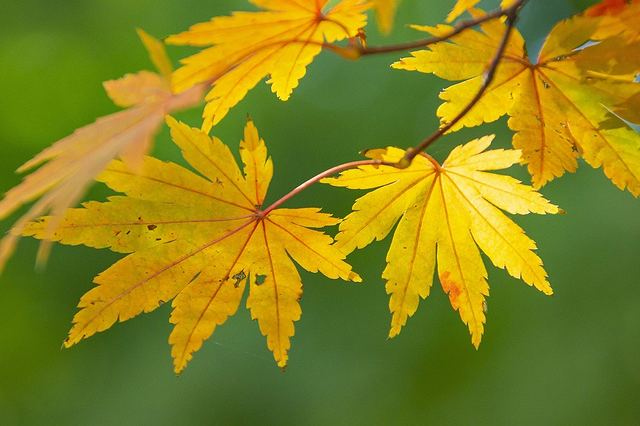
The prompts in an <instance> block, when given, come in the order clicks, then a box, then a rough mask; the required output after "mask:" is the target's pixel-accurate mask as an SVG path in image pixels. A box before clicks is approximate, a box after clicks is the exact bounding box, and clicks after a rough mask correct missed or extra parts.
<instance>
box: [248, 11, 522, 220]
mask: <svg viewBox="0 0 640 426" xmlns="http://www.w3.org/2000/svg"><path fill="white" fill-rule="evenodd" d="M526 1H527V0H516V1H515V2H514V3H513V5H511V6H510V7H508V8H505V9H499V10H496V11H495V12H492V13H490V14H487V15H484V16H483V17H481V18H478V19H474V20H471V21H465V22H462V23H460V24H458V25H457V26H456V28H455V29H454V30H453V31H452V32H451V33H450V34H448V35H446V36H442V37H434V38H431V39H428V40H422V41H420V42H412V43H406V44H402V45H395V46H386V47H378V48H364V47H361V48H360V49H361V50H359V51H357V50H353V49H355V48H356V47H355V46H350V47H349V48H343V47H340V46H336V45H328V46H326V47H328V48H329V49H331V50H333V51H334V52H336V53H338V54H340V55H342V56H345V57H347V58H350V59H357V57H359V56H362V55H368V54H376V53H388V52H395V51H398V50H407V49H412V48H415V47H420V46H427V45H429V44H433V43H438V42H442V41H445V40H447V39H449V38H451V37H453V36H455V35H457V34H459V33H461V32H463V31H465V30H466V29H469V28H471V27H474V26H476V25H479V24H481V23H483V22H487V21H489V20H491V19H497V18H499V17H502V16H506V18H507V21H506V23H507V28H506V30H505V32H504V36H503V37H502V40H501V41H500V45H499V46H498V49H497V51H496V54H495V56H494V57H493V59H492V60H491V62H490V63H489V66H488V68H487V71H486V72H485V75H484V80H483V82H482V86H481V87H480V89H479V90H478V93H476V95H475V96H474V97H473V99H472V100H471V101H470V102H469V103H468V104H467V106H466V107H465V108H464V109H463V110H462V111H461V112H460V113H459V114H458V115H457V116H456V117H455V118H454V119H453V120H451V122H449V123H447V124H446V125H445V126H442V127H440V128H439V129H438V130H437V131H436V132H434V133H433V134H432V135H430V136H428V137H427V138H426V139H424V140H423V141H422V142H421V143H420V144H419V145H417V146H416V147H415V148H411V149H409V150H407V154H406V155H405V157H404V158H403V159H402V160H400V161H399V162H398V163H390V162H386V161H382V160H361V161H353V162H350V163H345V164H341V165H339V166H335V167H332V168H330V169H328V170H325V171H324V172H322V173H319V174H318V175H316V176H314V177H312V178H311V179H309V180H307V181H306V182H304V183H302V184H301V185H299V186H298V187H296V188H295V189H293V190H292V191H290V192H289V193H287V194H286V195H284V196H283V197H282V198H280V199H279V200H278V201H276V202H275V203H273V204H272V205H270V206H269V207H267V208H266V209H264V210H262V211H260V212H258V213H257V216H258V217H259V218H264V217H266V216H267V215H268V214H269V213H271V212H272V211H273V210H275V209H277V208H279V207H280V206H282V205H283V204H284V203H286V202H287V201H289V200H291V199H292V198H294V197H295V196H297V195H298V194H300V193H301V192H303V191H305V190H306V189H308V188H309V187H311V186H312V185H314V184H315V183H318V182H320V181H321V180H322V179H324V178H327V177H330V176H333V175H334V174H336V173H340V172H343V171H345V170H350V169H355V168H358V167H361V166H390V167H396V168H399V169H404V168H407V167H409V166H410V165H411V163H412V162H413V159H414V158H415V157H417V156H418V155H421V154H422V155H426V156H427V157H428V158H429V159H431V161H433V162H434V163H435V160H433V159H432V158H431V157H430V156H428V155H427V154H425V153H424V152H423V151H424V150H425V149H427V148H428V147H429V146H431V145H432V144H433V143H434V142H435V141H437V140H438V139H440V138H441V137H442V136H444V135H445V134H446V133H447V132H448V131H449V130H451V129H452V128H453V127H454V126H455V125H456V124H457V123H458V122H460V120H462V119H463V118H464V117H466V115H467V114H468V113H469V112H470V111H471V110H472V109H473V108H474V107H475V106H476V105H477V103H478V102H479V101H480V99H482V97H483V96H484V94H485V93H486V91H487V90H488V89H489V86H491V83H492V82H493V80H494V78H495V76H496V71H497V69H498V66H499V65H500V62H501V61H502V58H503V55H504V53H505V51H506V49H507V46H508V45H509V40H510V38H511V34H512V33H513V30H514V28H515V23H516V21H517V19H518V14H519V11H520V9H521V8H522V6H524V4H525V3H526ZM354 52H355V53H356V54H355V56H354ZM364 52H369V53H364ZM357 53H360V55H358V54H357ZM436 164H437V163H436Z"/></svg>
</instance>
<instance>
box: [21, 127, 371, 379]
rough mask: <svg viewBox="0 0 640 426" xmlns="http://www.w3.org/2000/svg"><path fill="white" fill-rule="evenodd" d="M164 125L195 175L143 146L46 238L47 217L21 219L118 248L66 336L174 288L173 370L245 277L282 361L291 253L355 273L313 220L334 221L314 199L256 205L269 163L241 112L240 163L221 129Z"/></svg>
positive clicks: (294, 289) (290, 307)
mask: <svg viewBox="0 0 640 426" xmlns="http://www.w3.org/2000/svg"><path fill="white" fill-rule="evenodd" d="M168 124H169V127H170V128H171V134H172V137H173V140H174V141H175V143H176V144H177V145H178V146H179V147H180V149H181V150H182V155H183V156H184V158H185V159H186V160H187V161H188V162H189V163H190V164H191V166H193V168H194V169H195V170H197V171H198V172H199V173H200V175H196V174H195V173H193V172H191V171H189V170H187V169H185V168H183V167H180V166H178V165H176V164H173V163H165V162H162V161H159V160H156V159H155V158H151V157H146V158H145V160H144V164H143V166H142V169H141V171H140V173H138V174H135V173H132V172H131V171H130V170H129V169H128V168H127V167H126V166H125V164H123V163H122V162H120V161H115V162H113V163H111V165H110V166H109V167H108V168H107V170H106V171H105V172H104V173H103V174H102V175H101V176H100V178H99V180H100V181H102V182H104V183H105V184H106V185H108V186H109V187H110V188H111V189H113V190H115V191H117V192H121V193H124V194H125V195H126V196H117V197H112V198H110V199H109V201H108V202H106V203H97V202H91V203H86V204H84V206H83V208H81V209H73V210H69V211H68V212H67V214H66V215H65V217H64V220H63V222H62V224H61V226H59V227H58V228H57V230H56V231H55V232H54V233H53V234H52V235H51V236H50V237H49V236H48V234H47V232H46V230H47V228H48V227H49V222H50V221H51V220H52V219H51V218H44V219H43V220H41V221H39V222H36V223H31V224H30V225H29V226H28V227H27V228H26V229H25V235H32V236H34V237H36V238H50V239H52V240H55V241H59V242H61V243H63V244H69V245H78V244H83V245H86V246H89V247H95V248H110V249H111V250H113V251H115V252H118V253H126V254H128V255H127V256H126V257H125V258H124V259H122V260H120V261H119V262H117V263H116V264H114V265H113V266H112V267H110V268H109V269H107V270H106V271H104V272H103V273H101V274H100V275H98V276H97V277H96V278H95V280H94V282H95V284H96V287H94V288H93V289H92V290H91V291H89V292H88V293H86V294H85V295H84V296H83V297H82V299H81V300H80V304H79V308H80V311H79V312H78V313H77V314H76V316H75V318H74V320H73V323H74V325H73V328H72V329H71V331H70V333H69V337H68V339H67V340H66V342H65V346H67V347H70V346H72V345H74V344H76V343H78V342H79V341H80V340H82V339H84V338H86V337H89V336H92V335H93V334H95V333H97V332H100V331H104V330H106V329H108V328H110V327H111V326H112V325H113V324H114V323H115V322H116V321H121V322H122V321H126V320H128V319H130V318H133V317H135V316H137V315H139V314H141V313H143V312H150V311H153V310H154V309H156V308H157V307H158V306H159V305H161V304H162V303H164V302H166V301H169V300H172V299H173V312H172V314H171V322H172V323H173V324H174V325H175V326H174V328H173V332H172V333H171V337H170V338H169V341H170V343H171V345H172V347H173V349H172V355H173V358H174V364H175V370H176V372H180V371H182V370H183V369H184V368H185V367H186V365H187V363H188V362H189V360H191V358H192V355H193V353H194V352H196V351H197V350H198V349H200V347H201V346H202V344H203V342H204V341H205V340H206V339H207V338H209V336H211V334H212V333H213V332H214V330H215V329H216V327H217V326H219V325H222V324H223V323H224V322H225V321H226V319H227V318H228V317H229V316H231V315H233V314H234V313H235V312H236V311H237V309H238V306H239V305H240V301H241V299H242V295H243V293H244V290H245V286H247V285H248V287H249V298H248V300H247V307H248V308H249V309H250V311H251V316H252V318H253V319H256V320H257V321H258V324H259V326H260V330H261V332H262V334H263V335H265V336H266V337H267V346H268V347H269V349H270V350H271V351H272V352H273V355H274V358H275V360H276V361H277V363H278V365H279V366H280V367H284V366H285V365H286V364H287V359H288V353H289V348H290V346H291V344H290V339H291V337H292V336H293V335H294V322H295V321H297V320H298V319H300V314H301V309H300V304H299V301H300V298H301V297H302V281H301V279H300V275H299V274H298V271H297V269H296V267H295V266H294V263H293V262H292V259H294V260H295V261H296V262H297V263H298V264H299V265H300V266H301V267H302V268H304V269H306V270H307V271H310V272H320V273H322V274H324V275H325V276H327V277H329V278H332V279H337V278H342V279H344V280H350V281H360V277H358V275H356V274H355V273H353V272H352V271H351V267H350V266H349V265H348V264H346V263H345V262H343V259H344V255H343V254H342V253H341V252H340V251H339V250H337V249H336V248H335V247H334V246H332V245H331V244H332V243H333V239H332V238H331V237H329V236H328V235H326V234H324V233H322V232H320V231H316V230H314V229H312V228H323V227H326V226H331V225H336V224H338V223H339V220H337V219H335V218H333V217H331V216H330V215H328V214H325V213H320V211H319V209H315V208H303V209H276V210H273V211H270V212H268V213H267V212H264V211H263V210H262V209H263V207H262V206H263V203H264V200H265V196H266V194H267V189H268V187H269V183H270V181H271V177H272V174H273V164H272V161H271V159H270V158H268V156H267V149H266V146H265V144H264V141H262V140H261V139H260V138H259V136H258V131H257V130H256V128H255V126H254V125H253V123H252V122H249V123H248V124H247V126H246V129H245V135H244V141H243V142H242V143H241V145H240V155H241V157H242V162H243V163H244V174H243V172H242V171H241V170H240V169H239V168H238V166H237V165H236V162H235V159H234V157H233V154H232V153H231V151H230V150H229V148H228V147H227V146H226V145H224V144H223V143H222V142H221V141H220V140H218V139H216V138H213V139H212V138H210V137H209V136H207V135H206V134H205V133H202V132H201V131H200V130H198V129H192V128H190V127H188V126H186V125H184V124H182V123H178V122H177V121H175V120H174V119H172V118H169V119H168Z"/></svg>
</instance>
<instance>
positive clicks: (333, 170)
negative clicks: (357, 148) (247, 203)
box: [257, 160, 395, 218]
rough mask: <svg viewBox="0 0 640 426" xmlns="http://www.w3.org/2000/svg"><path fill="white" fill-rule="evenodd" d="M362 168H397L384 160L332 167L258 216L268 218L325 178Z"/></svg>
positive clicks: (356, 162)
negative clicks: (270, 214)
mask: <svg viewBox="0 0 640 426" xmlns="http://www.w3.org/2000/svg"><path fill="white" fill-rule="evenodd" d="M361 166H392V167H395V163H390V162H387V161H382V160H360V161H352V162H350V163H345V164H340V165H339V166H335V167H332V168H330V169H328V170H325V171H324V172H322V173H319V174H317V175H316V176H314V177H312V178H311V179H309V180H307V181H306V182H304V183H302V184H300V185H299V186H298V187H296V188H295V189H293V190H292V191H291V192H289V193H288V194H286V195H285V196H284V197H282V198H280V199H279V200H278V201H276V202H275V203H273V204H271V205H270V206H269V207H267V208H266V209H264V210H262V211H260V212H258V213H257V216H258V217H260V218H264V217H266V216H267V215H268V214H269V213H271V212H272V211H274V210H275V209H277V208H279V207H280V206H281V205H283V204H284V203H286V202H287V201H289V200H290V199H292V198H293V197H295V196H296V195H298V194H300V193H301V192H303V191H304V190H306V189H307V188H309V187H310V186H312V185H313V184H315V183H318V182H320V181H321V180H322V179H324V178H328V177H330V176H333V175H335V174H336V173H340V172H344V171H345V170H350V169H355V168H358V167H361Z"/></svg>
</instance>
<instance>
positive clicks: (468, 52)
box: [393, 17, 640, 196]
mask: <svg viewBox="0 0 640 426" xmlns="http://www.w3.org/2000/svg"><path fill="white" fill-rule="evenodd" d="M598 23H599V22H598V20H594V19H589V18H584V17H577V18H573V19H570V20H566V21H562V22H560V23H559V24H558V25H556V26H555V28H554V29H553V30H552V31H551V33H550V34H549V35H548V37H547V38H546V40H545V42H544V45H543V47H542V49H541V51H540V54H539V56H538V58H537V59H536V60H535V61H530V60H529V58H528V56H527V54H526V52H525V49H524V40H523V38H522V36H521V35H520V33H519V32H517V31H514V33H513V34H512V36H511V38H510V40H509V43H508V45H507V48H506V51H505V53H504V55H503V58H502V61H501V62H500V64H499V66H498V68H497V71H496V75H495V79H494V81H493V82H492V84H491V85H490V86H489V88H488V90H487V91H486V92H485V94H484V96H483V98H482V99H481V100H480V101H479V102H478V103H477V104H476V105H475V106H474V107H473V108H472V109H471V111H470V112H469V113H468V114H467V115H466V116H465V117H464V118H463V119H462V120H461V121H460V122H459V123H457V124H456V126H454V128H453V131H455V130H459V129H460V128H462V127H472V126H477V125H480V124H482V123H488V122H492V121H495V120H497V119H498V118H500V117H502V116H503V115H505V114H508V115H509V117H510V119H509V122H508V123H509V127H510V128H511V129H512V130H513V131H515V135H514V138H513V145H514V147H515V148H518V149H521V150H522V151H523V160H524V162H525V163H526V164H527V165H528V170H529V173H530V174H531V175H532V178H533V184H534V186H535V187H541V186H542V185H544V184H545V183H547V182H549V181H550V180H552V179H554V178H556V177H560V176H562V175H563V174H564V173H565V172H566V171H570V172H573V171H575V170H576V168H577V159H578V158H579V157H582V158H584V159H585V160H586V162H587V163H589V164H590V165H591V166H592V167H594V168H598V167H603V169H604V172H605V174H606V175H607V176H608V177H609V179H611V180H612V181H613V183H614V184H615V185H616V186H617V187H618V188H620V189H625V188H627V189H628V190H629V191H630V192H631V193H632V194H633V195H635V196H638V195H640V135H638V134H637V133H635V132H634V131H633V130H632V129H630V128H629V127H628V126H627V125H626V124H625V123H624V122H623V121H622V120H619V119H617V118H616V117H615V116H614V115H613V114H611V112H610V111H611V110H613V109H615V108H616V107H617V106H618V105H622V104H624V103H625V102H627V101H628V99H629V98H632V97H633V96H634V95H636V94H638V93H640V85H639V84H637V83H635V82H634V77H635V73H636V72H637V71H638V70H640V60H639V59H640V57H639V55H638V52H639V51H640V44H639V43H638V42H637V41H636V42H628V43H622V42H620V41H619V40H618V41H616V39H610V40H607V41H606V43H607V44H605V45H600V44H595V45H592V46H588V47H586V48H584V46H585V43H587V42H589V40H590V39H591V36H592V35H593V34H594V32H595V31H596V30H597V28H598ZM505 27H506V26H505V25H504V22H503V21H499V20H494V21H491V22H487V23H485V24H483V25H481V27H480V31H475V30H474V31H467V32H464V33H462V34H460V35H458V36H456V37H453V38H452V39H451V41H450V42H447V43H439V44H436V45H433V46H431V47H430V48H429V49H428V50H422V51H418V52H414V53H412V57H410V58H404V59H402V60H401V61H399V62H396V63H395V64H394V65H393V67H394V68H397V69H404V70H411V71H420V72H424V73H434V74H436V75H437V76H439V77H441V78H444V79H447V80H454V81H457V80H464V81H462V82H461V83H458V84H455V85H453V86H451V87H449V88H447V89H445V90H444V91H443V92H442V93H441V94H440V98H441V99H443V100H444V101H445V103H444V104H443V105H441V106H440V108H439V109H438V116H439V117H440V119H441V121H442V123H443V124H445V123H447V122H449V121H451V120H452V119H453V118H454V117H456V116H458V114H459V113H460V112H461V111H462V110H463V109H464V108H465V107H466V106H467V105H468V104H469V102H470V101H471V99H472V98H473V97H474V96H475V95H476V93H477V92H478V90H479V89H480V87H481V85H482V84H483V81H484V73H485V71H486V69H487V66H488V64H489V62H490V61H491V60H492V58H493V57H494V56H495V54H496V51H497V49H498V45H499V44H500V42H501V40H502V38H503V35H504V32H505V29H506V28H505ZM415 28H416V29H418V30H421V31H426V32H429V33H431V34H443V33H445V32H448V31H450V30H451V27H449V26H445V25H440V26H438V27H417V26H416V27H415ZM603 43H604V42H603ZM603 46H606V47H607V49H604V48H603ZM604 50H608V53H607V54H606V55H602V54H601V53H602V52H603V51H604ZM596 52H597V54H596ZM452 64H455V66H452ZM632 70H633V72H630V71H632Z"/></svg>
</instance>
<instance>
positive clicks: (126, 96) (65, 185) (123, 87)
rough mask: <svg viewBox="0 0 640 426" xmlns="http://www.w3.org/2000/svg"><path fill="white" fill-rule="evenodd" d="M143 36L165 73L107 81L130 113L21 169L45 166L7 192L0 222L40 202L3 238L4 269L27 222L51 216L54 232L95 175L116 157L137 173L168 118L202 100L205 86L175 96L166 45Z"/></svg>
mask: <svg viewBox="0 0 640 426" xmlns="http://www.w3.org/2000/svg"><path fill="white" fill-rule="evenodd" d="M139 35H140V38H141V39H142V41H143V43H144V45H145V47H146V48H147V51H148V53H149V56H150V57H151V60H152V62H153V63H154V64H155V65H156V67H157V68H158V69H159V71H160V72H161V74H156V73H152V72H149V71H141V72H138V73H136V74H128V75H126V76H124V77H122V78H121V79H119V80H113V81H107V82H105V83H104V88H105V90H106V92H107V95H108V96H109V97H110V98H111V99H112V100H113V102H114V103H115V104H116V105H118V106H120V107H123V108H127V109H125V110H123V111H120V112H116V113H114V114H111V115H108V116H105V117H102V118H99V119H98V120H97V121H96V122H95V123H93V124H90V125H88V126H85V127H82V128H80V129H78V130H76V131H75V132H74V133H73V134H72V135H70V136H67V137H66V138H64V139H61V140H59V141H58V142H56V143H55V144H53V145H52V146H51V147H49V148H47V149H45V150H44V151H42V152H41V153H39V154H38V155H36V156H35V157H34V158H33V159H31V160H30V161H28V162H27V163H26V164H24V165H23V166H21V167H20V168H19V169H18V172H20V173H22V172H26V171H29V170H32V169H34V168H36V167H38V166H40V168H38V169H37V170H36V171H34V172H32V173H31V174H30V175H28V176H27V177H25V178H24V180H23V181H22V183H20V184H19V185H17V186H16V187H14V188H13V189H11V190H9V191H8V192H7V193H6V195H5V197H4V199H3V200H2V201H0V219H5V218H6V217H7V216H9V215H10V214H12V213H13V212H14V211H16V210H17V209H18V208H20V207H21V206H22V205H24V204H26V203H29V202H31V201H33V200H35V199H37V198H39V200H38V201H36V202H35V204H34V205H33V206H32V207H31V209H30V210H29V211H28V212H27V213H26V214H25V215H24V216H22V217H21V218H20V219H19V220H18V221H17V222H16V223H15V224H14V226H13V228H12V229H11V231H10V233H9V235H7V236H6V237H5V238H4V239H3V240H2V243H1V244H0V269H1V268H2V267H3V266H4V264H5V263H6V261H7V259H8V258H9V257H10V256H11V254H12V253H13V251H14V249H15V245H16V243H17V240H18V237H19V235H20V234H21V232H22V229H23V227H24V226H25V224H27V223H28V222H29V221H31V220H32V219H34V218H36V217H38V216H40V215H43V214H46V213H47V212H52V213H53V216H55V217H57V219H56V220H51V221H50V229H49V231H50V232H52V231H53V230H54V229H55V227H56V226H57V225H58V224H59V221H60V218H61V216H62V215H63V214H64V211H65V210H66V209H67V208H68V207H71V206H72V205H74V204H76V203H77V202H78V200H79V199H80V198H81V197H82V195H83V193H84V192H85V190H86V189H87V187H88V186H89V185H90V184H91V182H92V181H93V179H94V178H95V176H96V175H97V174H99V173H100V172H101V171H102V170H103V169H104V168H105V167H106V166H107V165H108V164H109V162H110V161H111V160H112V159H114V158H115V157H117V156H120V157H121V158H122V159H123V160H124V161H125V162H126V163H127V164H128V165H129V167H131V168H132V169H134V170H135V169H136V168H137V167H138V166H139V165H140V163H141V161H142V158H143V156H144V154H145V153H146V152H147V151H148V150H149V148H150V144H151V141H152V139H153V136H154V135H155V133H156V131H157V130H158V129H159V127H160V125H161V124H162V122H163V120H164V115H165V114H166V113H167V112H171V111H178V110H181V109H185V108H188V107H191V106H194V105H196V104H197V103H199V102H200V100H201V99H202V94H203V90H202V89H203V88H202V87H194V88H192V89H191V90H189V91H187V92H185V93H182V94H180V95H174V94H173V93H172V92H171V90H170V83H169V78H170V75H171V70H172V68H171V62H170V61H169V58H168V57H167V55H166V52H165V51H164V47H163V45H162V43H160V42H159V41H158V40H156V39H154V38H153V37H151V36H150V35H148V34H146V33H145V32H144V31H142V30H139ZM41 247H42V249H41V252H40V254H39V259H40V260H44V258H45V257H46V253H47V251H48V250H47V248H48V246H47V244H44V245H42V246H41Z"/></svg>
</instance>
